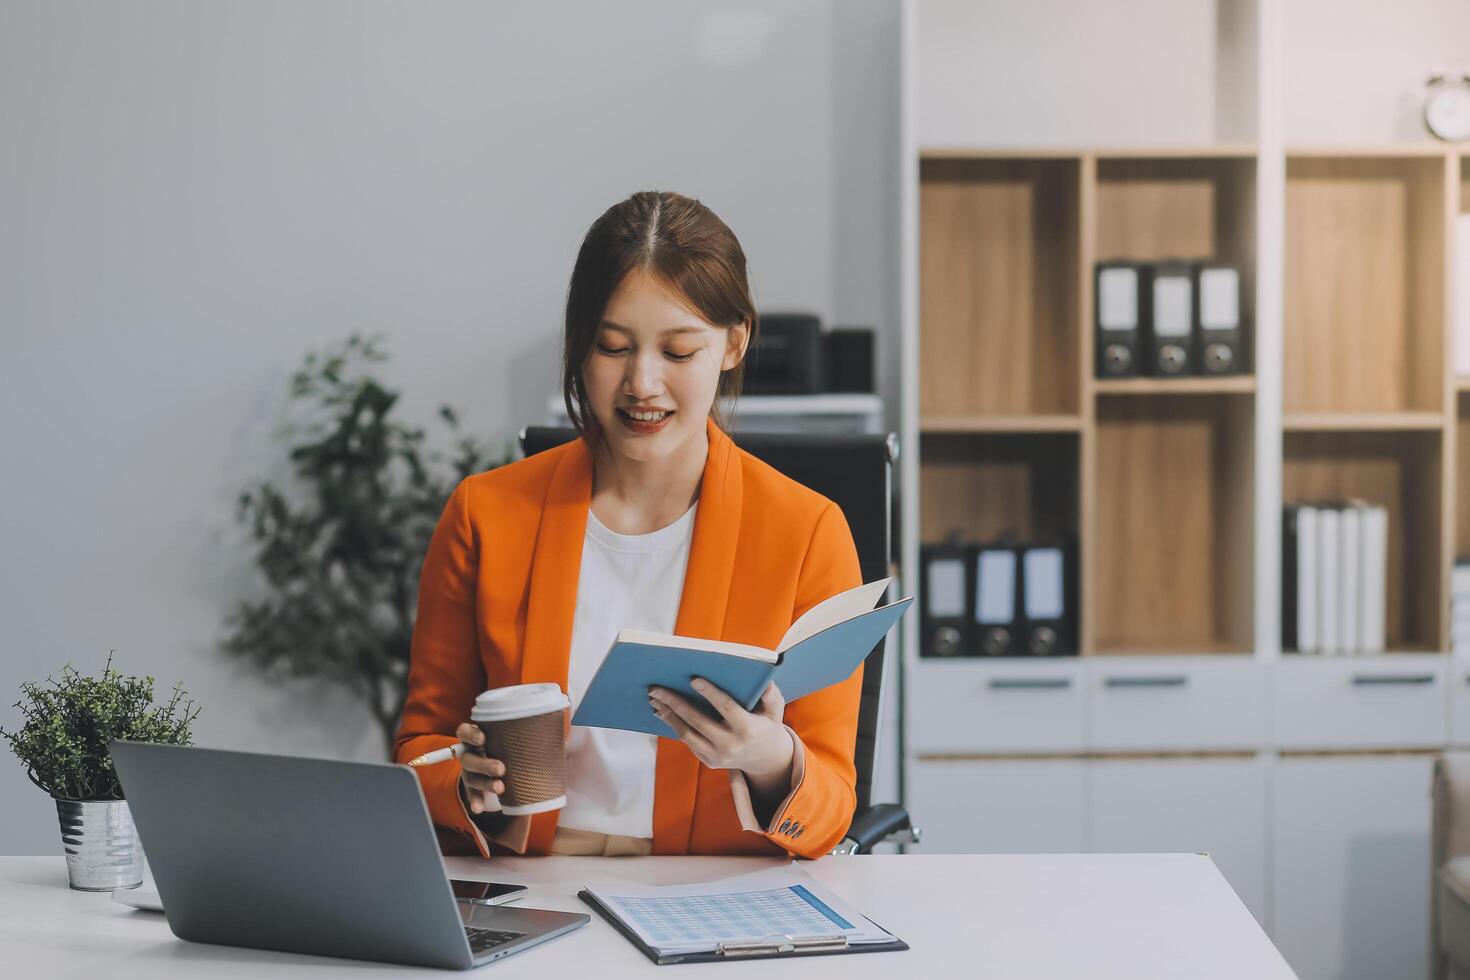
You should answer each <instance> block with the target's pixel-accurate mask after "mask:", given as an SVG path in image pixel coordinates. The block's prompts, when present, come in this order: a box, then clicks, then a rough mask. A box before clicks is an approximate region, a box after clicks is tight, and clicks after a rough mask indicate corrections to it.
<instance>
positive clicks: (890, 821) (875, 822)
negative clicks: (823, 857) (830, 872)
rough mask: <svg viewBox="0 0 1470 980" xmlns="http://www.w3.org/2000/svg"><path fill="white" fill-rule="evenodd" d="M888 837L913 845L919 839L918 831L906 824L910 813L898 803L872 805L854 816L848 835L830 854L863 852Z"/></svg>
mask: <svg viewBox="0 0 1470 980" xmlns="http://www.w3.org/2000/svg"><path fill="white" fill-rule="evenodd" d="M890 837H893V838H895V839H897V840H898V841H899V842H900V843H906V844H913V843H917V842H918V840H919V830H918V828H917V827H914V826H913V825H912V824H910V823H909V812H908V811H907V810H905V809H904V808H903V807H901V806H899V805H898V804H897V803H875V804H873V805H872V806H870V807H868V808H867V809H866V810H863V811H862V812H861V813H857V814H855V815H854V816H853V818H852V824H851V825H850V826H849V827H848V828H847V836H846V837H845V838H843V841H842V843H840V844H838V845H837V846H836V847H835V848H833V849H832V853H834V854H862V853H866V852H868V851H871V850H872V849H873V847H874V846H875V845H877V844H881V843H882V842H883V841H885V840H888V839H889V838H890Z"/></svg>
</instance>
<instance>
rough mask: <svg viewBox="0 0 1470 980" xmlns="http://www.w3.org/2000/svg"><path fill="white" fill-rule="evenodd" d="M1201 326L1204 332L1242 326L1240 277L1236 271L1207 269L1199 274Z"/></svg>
mask: <svg viewBox="0 0 1470 980" xmlns="http://www.w3.org/2000/svg"><path fill="white" fill-rule="evenodd" d="M1199 325H1200V328H1201V329H1204V330H1234V329H1235V328H1236V327H1238V326H1240V275H1239V273H1237V272H1236V271H1235V270H1234V269H1205V270H1203V271H1202V272H1201V273H1200V274H1199Z"/></svg>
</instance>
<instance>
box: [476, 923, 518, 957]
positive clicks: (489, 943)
mask: <svg viewBox="0 0 1470 980" xmlns="http://www.w3.org/2000/svg"><path fill="white" fill-rule="evenodd" d="M464 934H465V938H466V939H468V940H469V941H470V952H471V953H474V954H475V955H476V956H478V955H479V954H481V953H484V952H488V951H489V950H492V949H494V948H495V947H496V946H503V945H505V944H506V943H508V942H510V941H511V940H512V939H520V938H521V937H522V936H524V935H525V933H524V932H502V931H501V930H499V929H475V928H473V927H470V926H466V927H465V930H464Z"/></svg>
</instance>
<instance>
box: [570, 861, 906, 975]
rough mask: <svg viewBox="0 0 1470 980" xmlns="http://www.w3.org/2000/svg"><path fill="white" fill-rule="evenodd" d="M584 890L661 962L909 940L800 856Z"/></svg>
mask: <svg viewBox="0 0 1470 980" xmlns="http://www.w3.org/2000/svg"><path fill="white" fill-rule="evenodd" d="M581 897H582V899H583V900H584V901H586V902H587V903H588V904H589V905H591V906H592V907H593V908H595V909H596V910H597V911H598V912H599V913H601V914H602V916H603V917H604V918H606V919H608V921H610V922H612V924H613V925H615V926H617V927H618V928H619V931H621V932H622V933H623V934H624V935H625V936H626V937H627V938H628V939H629V940H631V941H632V942H633V943H634V944H635V945H637V946H638V947H639V948H641V949H642V950H643V951H644V952H645V953H646V954H647V955H648V956H649V957H650V958H651V959H653V960H654V961H655V962H658V963H669V962H678V961H680V960H682V959H687V958H693V957H691V954H708V958H711V959H731V958H736V957H751V956H781V955H801V954H810V953H837V952H860V951H866V950H865V949H864V947H871V948H872V951H874V952H877V951H878V950H879V949H890V948H891V949H907V948H908V947H907V946H906V945H904V944H903V943H902V942H901V941H900V940H899V939H898V938H897V937H896V936H894V935H893V934H892V933H890V932H888V931H887V930H886V929H883V928H882V927H880V926H878V925H876V924H874V923H873V922H872V921H871V920H869V919H868V918H867V917H866V916H864V915H862V914H861V913H859V912H857V911H856V910H855V909H853V908H851V907H850V906H849V905H848V904H847V903H846V902H844V901H843V900H842V899H840V898H838V897H837V896H836V895H834V894H832V893H831V892H830V891H828V890H827V889H826V888H824V887H823V886H822V885H820V884H818V883H817V881H816V879H814V878H812V877H811V876H810V875H808V874H807V873H806V872H805V871H803V870H801V868H800V867H799V866H797V865H796V864H795V863H792V864H789V865H785V866H782V867H777V868H768V869H766V870H764V871H756V872H752V873H751V874H745V875H739V876H737V877H734V878H725V879H722V880H719V881H708V882H701V883H698V884H693V885H662V886H649V885H632V884H627V883H623V882H599V883H593V884H589V885H588V886H587V887H586V890H584V891H583V892H582V893H581ZM698 958H705V957H698Z"/></svg>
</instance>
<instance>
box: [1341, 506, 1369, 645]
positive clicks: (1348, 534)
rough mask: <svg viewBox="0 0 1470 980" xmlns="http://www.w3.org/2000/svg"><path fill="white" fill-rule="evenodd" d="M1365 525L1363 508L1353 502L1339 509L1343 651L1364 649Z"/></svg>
mask: <svg viewBox="0 0 1470 980" xmlns="http://www.w3.org/2000/svg"><path fill="white" fill-rule="evenodd" d="M1362 527H1363V508H1362V507H1359V506H1357V505H1352V506H1349V507H1345V508H1343V509H1342V510H1340V511H1338V512H1337V557H1338V570H1337V617H1338V618H1337V648H1338V649H1339V650H1341V651H1342V652H1343V653H1357V652H1358V651H1359V650H1360V649H1361V647H1360V643H1359V640H1358V611H1359V608H1360V605H1361V602H1362V594H1361V593H1360V592H1359V588H1360V586H1361V583H1362V581H1363V554H1362V533H1361V532H1362Z"/></svg>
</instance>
